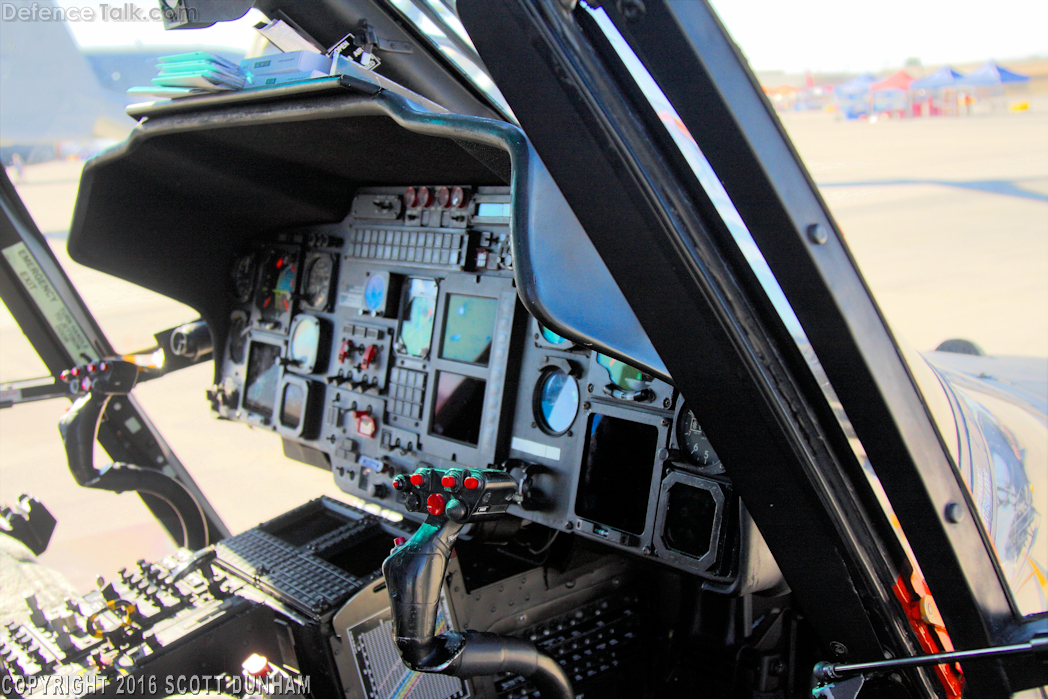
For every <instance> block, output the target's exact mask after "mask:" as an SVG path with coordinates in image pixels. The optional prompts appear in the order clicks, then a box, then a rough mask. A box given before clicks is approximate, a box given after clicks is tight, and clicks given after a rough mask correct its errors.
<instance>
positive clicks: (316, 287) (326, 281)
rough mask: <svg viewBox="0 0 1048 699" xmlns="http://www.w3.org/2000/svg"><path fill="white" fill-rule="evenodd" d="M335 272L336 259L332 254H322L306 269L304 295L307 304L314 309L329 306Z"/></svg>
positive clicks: (318, 309) (319, 309)
mask: <svg viewBox="0 0 1048 699" xmlns="http://www.w3.org/2000/svg"><path fill="white" fill-rule="evenodd" d="M334 272H335V261H334V260H332V259H331V255H321V256H320V257H317V258H315V259H314V260H313V261H312V262H311V263H310V265H309V269H308V270H307V271H306V289H305V291H304V292H303V295H304V296H305V297H306V304H307V305H308V306H309V307H310V308H312V309H313V310H314V311H322V310H324V309H325V308H327V305H328V296H329V295H330V293H331V277H332V276H333V275H334Z"/></svg>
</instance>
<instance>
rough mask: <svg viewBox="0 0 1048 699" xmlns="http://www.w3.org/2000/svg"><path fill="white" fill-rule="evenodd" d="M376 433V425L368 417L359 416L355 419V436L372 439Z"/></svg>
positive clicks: (373, 420)
mask: <svg viewBox="0 0 1048 699" xmlns="http://www.w3.org/2000/svg"><path fill="white" fill-rule="evenodd" d="M377 431H378V423H376V422H375V418H373V417H371V416H370V415H366V414H365V415H359V416H358V417H357V434H359V435H360V436H361V437H374V436H375V432H377Z"/></svg>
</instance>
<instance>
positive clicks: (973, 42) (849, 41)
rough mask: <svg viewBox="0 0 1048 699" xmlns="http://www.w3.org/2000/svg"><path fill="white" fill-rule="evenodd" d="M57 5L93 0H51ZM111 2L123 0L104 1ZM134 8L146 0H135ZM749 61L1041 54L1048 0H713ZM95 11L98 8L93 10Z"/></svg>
mask: <svg viewBox="0 0 1048 699" xmlns="http://www.w3.org/2000/svg"><path fill="white" fill-rule="evenodd" d="M59 1H60V4H62V5H64V6H66V7H85V6H94V7H96V8H98V7H99V5H100V4H101V3H99V2H83V1H82V0H59ZM107 4H108V5H109V6H110V7H111V8H113V7H121V6H122V5H123V2H122V1H121V2H117V1H116V0H113V1H111V2H108V3H107ZM134 4H136V5H139V6H141V7H143V8H153V7H156V6H157V3H156V2H155V0H152V1H150V0H138V1H137V2H135V3H134ZM713 4H714V7H716V9H717V11H718V13H720V15H721V18H722V19H723V21H724V23H725V25H727V27H728V30H729V31H730V32H731V33H732V36H733V37H734V38H735V40H736V42H737V43H738V44H739V45H740V46H741V47H742V50H743V52H744V53H745V54H746V56H747V58H748V59H749V61H750V64H751V65H752V66H753V68H754V69H756V70H785V71H788V72H798V71H803V70H806V69H808V70H813V71H851V72H860V71H865V70H871V71H877V70H882V69H885V68H896V67H900V66H902V64H903V62H904V61H905V60H906V59H907V58H910V57H916V58H919V59H921V61H922V62H923V63H924V64H925V65H935V64H941V63H946V62H951V63H965V62H975V61H984V60H986V59H989V58H994V59H997V60H1003V61H1007V60H1008V59H1013V58H1025V57H1028V56H1031V55H1041V56H1043V57H1046V58H1048V0H879V1H876V2H875V1H873V0H714V2H713ZM98 14H101V12H100V11H97V12H96V15H98ZM256 21H258V20H257V17H256V16H254V13H252V16H250V17H248V18H245V19H244V20H241V21H239V22H236V23H223V24H219V25H216V26H215V27H212V28H210V29H203V30H194V31H187V32H183V31H177V32H165V31H163V28H162V25H161V24H160V23H159V22H126V21H114V20H113V19H109V20H101V19H96V20H95V21H94V22H90V23H88V22H76V23H70V25H69V26H70V28H71V29H72V30H73V33H74V35H75V37H76V39H77V41H78V42H79V43H80V44H81V45H82V46H100V45H133V44H135V43H136V42H141V43H143V44H183V45H184V44H198V45H214V46H232V47H236V48H240V49H244V48H246V47H247V46H248V43H249V42H250V40H251V37H252V34H253V32H252V31H251V29H250V27H251V25H252V24H254V23H255V22H256Z"/></svg>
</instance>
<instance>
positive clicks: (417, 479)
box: [411, 473, 426, 486]
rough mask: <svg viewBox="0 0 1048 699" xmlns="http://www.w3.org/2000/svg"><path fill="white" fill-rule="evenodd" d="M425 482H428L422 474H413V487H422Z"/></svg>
mask: <svg viewBox="0 0 1048 699" xmlns="http://www.w3.org/2000/svg"><path fill="white" fill-rule="evenodd" d="M425 482H426V479H425V478H423V477H422V474H421V473H412V474H411V485H414V486H420V485H422V484H423V483H425Z"/></svg>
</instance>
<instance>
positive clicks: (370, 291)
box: [364, 274, 386, 313]
mask: <svg viewBox="0 0 1048 699" xmlns="http://www.w3.org/2000/svg"><path fill="white" fill-rule="evenodd" d="M364 305H365V306H366V307H367V310H369V311H371V312H372V313H375V312H377V311H378V310H380V309H384V308H385V307H386V277H385V276H383V275H381V274H372V275H371V276H370V277H368V283H367V284H366V285H365V286H364Z"/></svg>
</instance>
